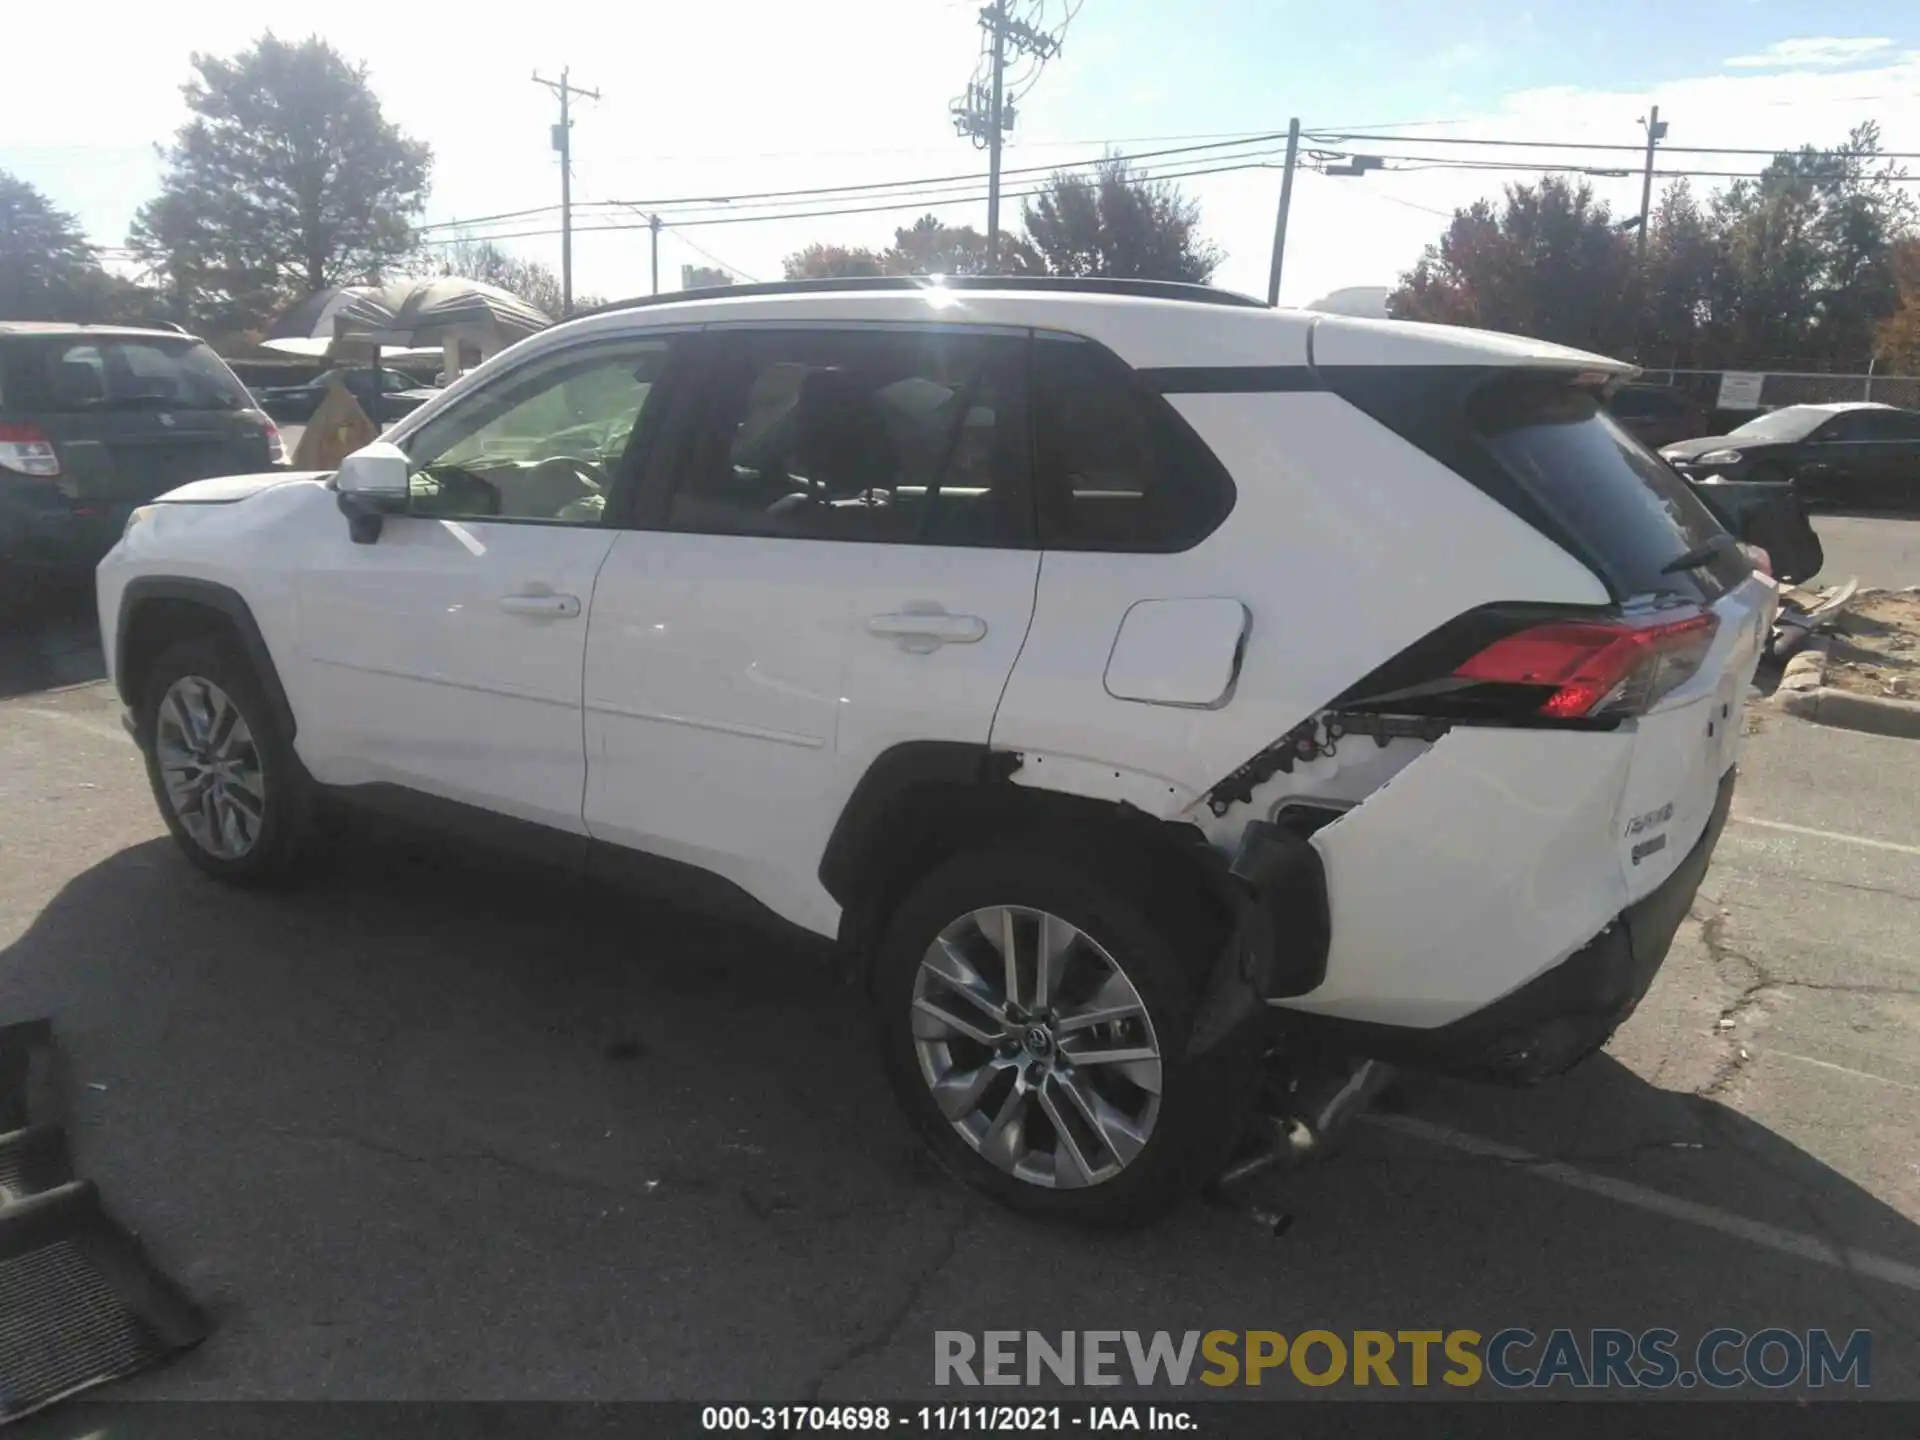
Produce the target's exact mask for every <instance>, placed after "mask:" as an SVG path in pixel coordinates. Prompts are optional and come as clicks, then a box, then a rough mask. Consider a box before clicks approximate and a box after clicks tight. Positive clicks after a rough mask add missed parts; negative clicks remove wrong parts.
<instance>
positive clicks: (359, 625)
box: [289, 335, 673, 834]
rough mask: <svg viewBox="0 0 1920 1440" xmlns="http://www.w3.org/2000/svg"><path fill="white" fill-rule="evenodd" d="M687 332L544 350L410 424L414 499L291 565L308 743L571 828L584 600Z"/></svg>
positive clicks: (337, 762) (343, 779) (450, 795)
mask: <svg viewBox="0 0 1920 1440" xmlns="http://www.w3.org/2000/svg"><path fill="white" fill-rule="evenodd" d="M672 343H673V341H672V339H671V337H668V336H662V335H656V336H653V337H650V338H638V337H630V338H626V339H621V340H615V341H608V342H603V343H598V344H590V345H573V346H569V347H566V348H564V349H561V350H557V351H548V352H546V353H544V354H536V355H535V356H533V357H532V358H530V359H529V360H528V361H527V362H526V363H525V364H523V365H521V366H518V367H516V368H515V369H513V370H511V371H508V372H506V373H504V374H502V375H501V376H500V377H499V378H498V379H496V380H495V381H494V382H493V383H492V384H491V385H489V386H487V387H486V388H484V389H481V390H478V391H476V392H474V394H472V395H471V396H469V397H468V398H467V399H465V400H464V401H463V402H462V403H460V404H458V405H456V406H453V407H452V408H450V409H448V410H447V411H446V412H445V413H444V414H442V415H439V416H436V417H435V418H433V419H432V420H430V421H428V422H427V423H426V424H425V425H423V426H422V427H421V428H419V429H417V430H414V431H412V432H411V433H410V434H407V435H406V436H405V437H404V439H403V441H402V445H403V448H404V449H406V451H407V453H408V458H409V460H410V462H411V463H412V465H413V467H414V468H413V494H412V497H411V499H410V501H409V509H408V512H407V513H406V514H404V515H396V516H391V517H388V518H387V519H386V521H385V523H384V526H383V528H382V531H381V534H380V535H379V537H378V539H377V540H375V541H374V542H373V543H372V544H356V543H354V542H353V541H352V540H351V539H350V538H349V536H348V532H347V524H346V521H345V519H344V518H343V519H342V520H341V522H340V524H339V525H338V526H337V527H329V528H328V533H325V534H321V535H318V536H316V537H315V540H314V543H313V545H312V547H311V549H310V550H309V551H308V553H307V555H306V556H305V560H304V563H303V564H302V565H301V567H300V569H299V573H298V575H297V576H296V578H295V586H296V592H297V611H296V628H297V632H298V636H297V640H296V645H295V649H296V660H295V666H294V669H295V672H296V673H295V675H294V676H293V677H291V678H290V680H289V685H290V688H292V687H294V686H297V687H298V692H299V693H298V694H297V695H295V696H294V701H295V709H296V712H297V713H298V714H299V716H300V733H299V739H298V745H299V750H300V754H301V757H302V759H303V760H304V761H305V762H306V764H307V766H308V768H309V769H310V770H312V771H313V773H314V775H315V777H316V778H317V779H319V780H320V781H321V782H322V783H325V784H332V785H363V784H370V783H386V784H397V785H401V786H404V787H407V788H409V789H412V790H416V791H422V792H425V793H427V794H429V795H433V796H438V797H441V798H444V799H448V800H454V801H459V802H463V803H466V804H470V805H477V806H482V807H484V808H486V809H489V810H493V811H496V812H499V813H501V814H505V815H509V816H512V817H515V818H517V819H521V820H529V821H535V822H538V823H540V824H543V825H548V826H554V827H558V828H560V829H563V830H568V831H571V832H573V833H575V834H581V833H584V825H583V822H582V819H581V814H580V797H581V789H582V785H583V783H584V780H585V773H586V761H585V753H584V750H583V747H582V743H581V732H580V724H581V712H580V696H581V673H582V663H583V657H584V652H585V646H586V637H587V620H586V615H587V609H588V606H589V604H590V603H591V599H592V595H593V586H594V580H595V577H596V576H597V575H598V573H599V571H600V567H601V564H602V562H604V561H605V559H606V558H607V553H608V551H609V550H610V549H611V548H612V546H613V542H614V536H615V533H616V532H615V529H614V521H615V520H617V518H618V514H619V509H620V506H621V505H622V504H624V503H626V500H627V499H629V498H630V487H631V484H632V480H633V474H632V467H633V466H634V465H635V464H636V463H637V462H636V458H635V457H636V456H637V454H638V444H637V443H636V442H635V440H634V437H635V436H636V435H638V434H640V433H641V431H642V430H643V428H644V427H643V424H642V422H643V420H644V421H647V422H649V423H650V422H651V420H652V419H653V411H654V408H655V407H651V406H650V405H649V396H650V394H651V393H652V390H653V383H654V380H655V379H656V378H657V377H658V376H659V374H660V373H661V371H662V369H663V367H664V365H665V364H666V361H667V357H668V353H669V350H670V347H671V345H672Z"/></svg>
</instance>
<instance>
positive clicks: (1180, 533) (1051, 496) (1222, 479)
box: [1033, 338, 1234, 551]
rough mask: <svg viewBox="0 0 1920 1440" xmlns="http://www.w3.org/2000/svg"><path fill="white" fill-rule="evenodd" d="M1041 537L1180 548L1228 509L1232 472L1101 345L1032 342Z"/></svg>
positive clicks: (1116, 546)
mask: <svg viewBox="0 0 1920 1440" xmlns="http://www.w3.org/2000/svg"><path fill="white" fill-rule="evenodd" d="M1033 366H1034V375H1033V380H1034V386H1033V393H1034V436H1035V461H1036V473H1035V479H1036V494H1037V498H1038V500H1039V504H1040V543H1041V544H1042V545H1043V546H1044V547H1046V548H1047V549H1052V550H1112V551H1171V550H1185V549H1188V548H1189V547H1191V546H1193V545H1197V544H1198V543H1199V542H1200V541H1201V540H1203V539H1205V538H1206V536H1208V535H1210V534H1211V533H1212V532H1213V531H1214V530H1215V529H1216V528H1217V527H1218V526H1219V524H1220V522H1221V521H1222V520H1224V519H1226V517H1227V512H1228V511H1230V510H1232V509H1233V502H1234V487H1233V480H1232V479H1231V477H1229V476H1228V474H1227V472H1226V469H1225V467H1223V466H1222V465H1221V464H1220V462H1219V461H1218V460H1217V459H1216V458H1215V457H1214V455H1213V453H1212V452H1211V451H1210V450H1208V449H1207V447H1206V445H1205V444H1204V443H1202V441H1201V440H1200V437H1199V436H1197V435H1195V434H1194V433H1193V431H1192V429H1191V428H1189V427H1188V425H1187V424H1186V422H1185V421H1183V420H1182V419H1181V418H1180V417H1179V415H1178V414H1176V413H1175V411H1174V409H1173V407H1172V406H1171V405H1170V404H1168V403H1167V401H1166V399H1165V398H1164V397H1162V396H1160V395H1157V394H1154V393H1152V392H1150V391H1148V390H1147V389H1146V388H1145V387H1144V386H1142V385H1141V383H1140V381H1139V379H1138V377H1137V376H1135V375H1134V374H1133V372H1132V371H1131V370H1129V369H1128V368H1127V367H1126V366H1125V365H1124V364H1122V363H1121V362H1120V361H1119V360H1118V359H1116V358H1115V357H1113V356H1112V355H1109V354H1107V353H1106V352H1105V351H1103V350H1101V349H1100V348H1099V347H1098V346H1095V345H1089V344H1085V343H1081V342H1076V341H1067V340H1056V339H1052V338H1042V339H1039V340H1037V341H1036V342H1035V344H1034V351H1033Z"/></svg>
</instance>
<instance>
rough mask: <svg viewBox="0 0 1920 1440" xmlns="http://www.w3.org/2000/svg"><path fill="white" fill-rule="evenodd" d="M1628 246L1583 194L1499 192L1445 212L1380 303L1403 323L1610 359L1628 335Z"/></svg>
mask: <svg viewBox="0 0 1920 1440" xmlns="http://www.w3.org/2000/svg"><path fill="white" fill-rule="evenodd" d="M1637 288H1638V287H1637V285H1636V282H1635V276H1634V262H1633V247H1632V246H1631V244H1630V243H1629V242H1628V241H1627V240H1626V238H1625V237H1624V236H1622V235H1621V233H1620V231H1619V229H1618V227H1617V226H1616V224H1615V222H1614V219H1613V215H1612V212H1611V211H1609V210H1608V208H1607V206H1606V204H1605V203H1604V202H1602V201H1598V200H1595V199H1594V195H1593V187H1592V186H1591V185H1588V184H1587V183H1586V182H1584V181H1582V182H1580V183H1578V184H1575V183H1573V182H1571V181H1568V180H1566V179H1563V178H1561V177H1559V176H1548V177H1547V178H1546V179H1544V180H1542V181H1540V183H1539V184H1537V185H1509V186H1507V189H1506V198H1505V200H1504V202H1503V203H1502V204H1501V206H1500V207H1499V208H1498V209H1497V210H1496V209H1495V207H1494V206H1493V204H1492V203H1491V202H1490V201H1486V200H1479V201H1476V202H1474V204H1472V205H1470V206H1468V207H1467V208H1466V209H1464V210H1456V211H1454V215H1453V220H1452V222H1451V223H1450V224H1449V225H1448V226H1447V230H1446V233H1445V234H1443V235H1442V236H1441V237H1440V239H1439V240H1438V241H1437V242H1436V243H1434V244H1432V245H1429V246H1428V247H1427V250H1426V253H1425V254H1424V255H1423V256H1422V257H1421V258H1420V261H1419V263H1418V264H1416V265H1415V266H1414V267H1413V269H1412V270H1410V271H1409V272H1407V274H1406V275H1404V276H1402V277H1401V282H1400V288H1399V289H1398V290H1397V291H1395V292H1394V294H1393V297H1392V298H1391V300H1390V301H1389V302H1388V303H1389V308H1390V309H1391V311H1392V313H1393V314H1394V315H1396V316H1398V317H1400V318H1401V319H1405V320H1433V321H1439V322H1442V323H1445V324H1451V325H1477V326H1481V327H1483V328H1485V329H1489V330H1506V331H1511V332H1513V333H1514V334H1518V335H1531V336H1534V337H1535V338H1537V339H1541V340H1552V341H1557V342H1559V343H1561V344H1565V345H1574V346H1578V347H1580V348H1582V349H1587V350H1599V351H1603V352H1608V353H1617V352H1619V351H1622V350H1624V349H1626V348H1628V347H1629V344H1630V341H1631V338H1632V334H1633V321H1634V312H1635V303H1634V302H1635V297H1636V292H1637Z"/></svg>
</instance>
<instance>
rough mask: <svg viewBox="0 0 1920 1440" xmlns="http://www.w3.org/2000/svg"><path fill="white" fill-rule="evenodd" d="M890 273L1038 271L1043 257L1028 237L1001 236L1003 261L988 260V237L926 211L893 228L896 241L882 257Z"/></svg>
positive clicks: (976, 273)
mask: <svg viewBox="0 0 1920 1440" xmlns="http://www.w3.org/2000/svg"><path fill="white" fill-rule="evenodd" d="M880 258H881V263H882V264H883V265H884V266H885V267H886V272H887V273H888V274H889V275H986V274H989V273H998V274H1002V275H1036V274H1043V273H1045V272H1044V269H1043V267H1042V265H1041V262H1040V257H1039V256H1038V255H1037V254H1036V253H1035V252H1034V249H1033V247H1032V246H1031V245H1029V244H1028V243H1027V242H1026V241H1025V240H1022V239H1020V238H1018V237H1017V236H1012V235H1002V236H1001V237H1000V264H999V267H998V270H997V272H996V270H995V267H994V266H993V265H992V264H990V263H989V262H988V260H987V237H986V236H985V235H982V234H981V233H980V232H979V231H978V230H976V229H974V228H973V227H972V226H971V225H947V224H944V223H942V222H941V221H940V220H939V219H938V218H937V217H936V216H933V215H922V216H921V217H920V218H919V219H918V220H916V221H914V222H913V224H911V225H906V226H902V227H901V228H900V229H898V230H895V231H894V232H893V245H892V247H891V248H889V249H888V250H887V251H886V252H885V253H884V254H883V255H882V256H881V257H880Z"/></svg>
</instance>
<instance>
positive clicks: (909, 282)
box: [572, 275, 1268, 320]
mask: <svg viewBox="0 0 1920 1440" xmlns="http://www.w3.org/2000/svg"><path fill="white" fill-rule="evenodd" d="M935 289H941V290H1011V291H1015V292H1020V291H1028V292H1032V293H1036V294H1068V295H1130V296H1133V297H1135V298H1136V299H1142V300H1184V301H1188V302H1190V303H1192V304H1196V305H1230V306H1234V307H1236V308H1241V309H1245V308H1252V309H1255V310H1265V309H1267V308H1268V307H1267V304H1266V302H1265V301H1264V300H1256V299H1254V298H1253V297H1252V296H1251V295H1242V294H1240V293H1239V292H1238V291H1235V290H1216V289H1214V288H1213V287H1212V286H1210V285H1192V284H1188V283H1187V282H1185V281H1182V280H1115V279H1109V278H1107V277H1105V276H1096V275H851V276H845V277H842V278H840V279H835V280H775V281H769V282H766V283H762V284H754V285H713V286H705V287H702V288H700V289H697V290H670V291H668V292H667V293H666V294H664V295H640V296H636V297H634V298H633V299H631V300H614V301H611V302H609V303H608V304H605V305H596V306H594V308H593V309H591V310H582V311H579V312H578V313H576V314H575V315H574V316H573V317H572V318H573V319H575V320H578V319H580V318H581V317H582V316H586V315H605V314H607V313H609V312H610V311H614V310H637V309H641V308H643V307H645V306H649V305H671V304H674V303H676V302H679V301H686V300H714V299H721V298H725V299H735V298H740V299H747V298H751V297H753V296H756V295H844V294H848V293H856V294H858V293H865V292H868V291H876V290H877V291H882V292H897V291H906V290H935Z"/></svg>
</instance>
